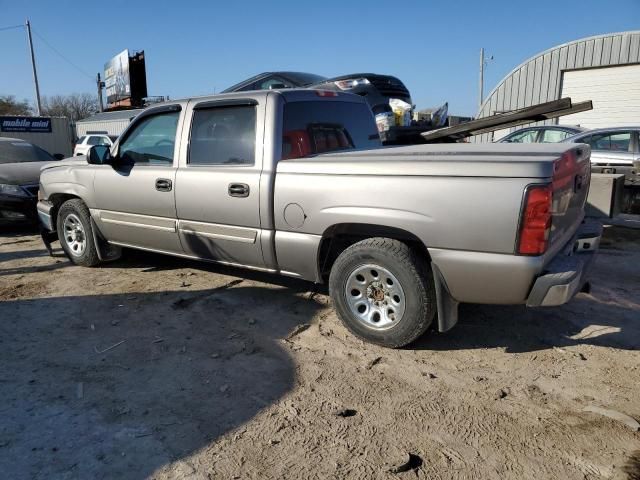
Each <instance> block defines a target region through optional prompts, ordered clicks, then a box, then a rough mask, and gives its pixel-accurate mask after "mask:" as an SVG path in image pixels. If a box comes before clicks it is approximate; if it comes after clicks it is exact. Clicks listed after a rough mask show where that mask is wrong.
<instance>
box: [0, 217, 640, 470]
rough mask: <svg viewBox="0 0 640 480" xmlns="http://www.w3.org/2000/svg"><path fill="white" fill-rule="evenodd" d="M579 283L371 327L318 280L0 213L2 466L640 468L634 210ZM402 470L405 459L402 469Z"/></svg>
mask: <svg viewBox="0 0 640 480" xmlns="http://www.w3.org/2000/svg"><path fill="white" fill-rule="evenodd" d="M592 282H593V289H592V292H591V294H580V295H579V296H578V297H577V298H576V299H575V300H574V301H573V302H572V303H571V304H569V305H566V306H564V307H562V308H552V309H540V310H527V309H525V308H524V307H520V306H516V307H495V306H478V305H465V306H463V307H462V309H461V320H460V323H459V325H458V326H457V327H456V328H455V329H454V330H452V331H451V332H449V333H446V334H438V333H436V332H431V333H430V334H428V335H426V336H425V337H424V338H423V339H421V340H420V341H419V342H418V343H417V344H415V345H412V346H411V348H407V349H404V350H387V349H383V348H379V347H375V346H371V345H367V344H364V343H363V342H361V341H359V340H357V339H356V338H354V337H353V336H352V335H350V334H348V332H347V331H346V330H345V329H344V328H343V327H342V326H341V324H340V323H339V321H338V319H337V318H336V316H335V314H334V312H333V311H332V310H331V308H330V302H329V300H328V297H327V296H326V295H325V294H324V292H323V291H321V290H320V291H316V290H315V287H314V286H313V285H311V284H307V283H302V282H297V281H293V280H287V279H283V278H280V277H276V276H269V275H262V274H256V273H251V272H245V271H240V270H234V269H227V268H221V267H218V266H212V265H207V264H199V263H195V262H188V261H185V260H180V259H173V258H168V257H162V256H157V255H151V254H143V253H136V252H127V255H126V257H125V258H123V259H122V260H120V261H118V262H116V263H113V264H109V265H106V266H104V267H102V268H96V269H86V268H81V267H75V266H72V265H71V264H70V263H69V262H68V261H67V259H66V258H65V257H63V256H62V254H61V251H60V250H58V251H57V256H55V257H53V258H52V257H49V256H48V255H47V253H46V251H45V250H44V248H43V247H42V245H41V243H40V239H39V237H38V236H37V235H33V233H30V232H9V231H6V230H5V231H3V232H2V233H0V365H1V369H0V419H1V421H0V467H1V468H2V476H3V477H4V478H11V479H22V478H25V479H32V478H35V479H45V478H46V479H50V478H56V479H58V478H60V479H67V478H68V479H87V478H92V479H93V478H96V479H98V478H135V479H140V478H157V479H167V478H193V479H201V478H202V479H208V478H213V479H217V478H224V479H228V478H243V479H244V478H255V479H258V478H260V479H268V478H274V479H280V478H292V479H301V478H425V479H426V478H429V479H435V478H442V479H446V478H483V479H493V478H495V479H504V478H514V479H523V478H535V479H541V478H562V479H601V478H602V479H605V478H606V479H609V478H615V479H624V478H634V479H637V478H640V433H639V432H637V431H633V430H632V429H631V428H629V427H628V426H626V425H625V424H624V423H623V422H621V421H620V420H615V419H611V418H608V417H606V416H603V415H600V414H598V413H593V412H590V411H585V410H584V409H585V408H590V407H593V406H597V407H603V408H606V409H610V410H614V411H616V412H620V413H624V414H626V415H629V416H631V417H634V418H636V419H640V355H639V352H638V347H639V346H640V230H632V229H625V228H621V227H611V228H608V229H607V230H606V237H605V239H604V245H603V247H602V250H601V254H600V257H599V259H598V262H597V265H596V267H595V270H594V272H593V275H592ZM402 470H406V471H404V472H403V471H402Z"/></svg>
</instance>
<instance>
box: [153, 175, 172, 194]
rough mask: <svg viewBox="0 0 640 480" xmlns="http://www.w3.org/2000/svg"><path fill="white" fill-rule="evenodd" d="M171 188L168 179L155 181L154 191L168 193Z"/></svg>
mask: <svg viewBox="0 0 640 480" xmlns="http://www.w3.org/2000/svg"><path fill="white" fill-rule="evenodd" d="M171 186H172V183H171V180H169V179H168V178H157V179H156V190H158V191H159V192H170V191H171Z"/></svg>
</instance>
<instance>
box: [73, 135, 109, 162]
mask: <svg viewBox="0 0 640 480" xmlns="http://www.w3.org/2000/svg"><path fill="white" fill-rule="evenodd" d="M117 138H118V137H117V136H115V135H107V134H106V133H92V134H89V135H84V136H82V137H80V138H79V139H78V141H77V142H76V146H75V148H74V149H73V156H74V157H75V156H76V155H86V154H87V152H88V151H89V149H90V148H91V147H93V146H94V145H108V146H109V147H110V146H111V145H113V144H114V143H115V141H116V140H117Z"/></svg>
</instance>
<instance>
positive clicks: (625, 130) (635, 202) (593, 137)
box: [564, 126, 640, 213]
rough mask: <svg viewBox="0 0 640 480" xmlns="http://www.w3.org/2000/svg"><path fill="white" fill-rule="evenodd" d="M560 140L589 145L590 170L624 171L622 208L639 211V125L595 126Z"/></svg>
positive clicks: (634, 211) (625, 210)
mask: <svg viewBox="0 0 640 480" xmlns="http://www.w3.org/2000/svg"><path fill="white" fill-rule="evenodd" d="M564 141H565V142H567V143H586V144H588V145H590V146H591V173H618V174H624V184H625V190H624V200H623V211H624V212H627V213H637V212H638V211H639V210H640V126H636V127H614V128H599V129H594V130H589V131H588V132H584V133H580V134H577V135H573V136H572V137H569V138H567V139H566V140H564Z"/></svg>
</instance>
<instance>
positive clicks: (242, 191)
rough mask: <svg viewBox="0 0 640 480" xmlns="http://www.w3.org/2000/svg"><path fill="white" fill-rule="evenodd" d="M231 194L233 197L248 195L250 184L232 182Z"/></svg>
mask: <svg viewBox="0 0 640 480" xmlns="http://www.w3.org/2000/svg"><path fill="white" fill-rule="evenodd" d="M229 195H230V196H232V197H248V196H249V185H247V184H246V183H230V184H229Z"/></svg>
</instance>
